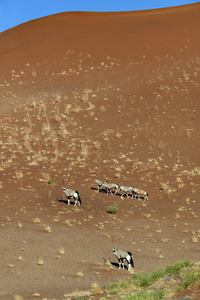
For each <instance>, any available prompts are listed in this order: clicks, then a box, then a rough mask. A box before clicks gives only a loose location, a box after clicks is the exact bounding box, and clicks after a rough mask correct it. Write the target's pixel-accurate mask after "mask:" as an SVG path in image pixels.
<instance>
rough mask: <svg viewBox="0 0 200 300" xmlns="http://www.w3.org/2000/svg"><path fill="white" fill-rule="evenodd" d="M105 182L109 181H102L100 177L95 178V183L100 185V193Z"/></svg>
mask: <svg viewBox="0 0 200 300" xmlns="http://www.w3.org/2000/svg"><path fill="white" fill-rule="evenodd" d="M105 182H107V181H104V180H100V179H98V177H96V178H95V180H94V183H97V184H98V191H100V190H101V188H102V185H103V183H105Z"/></svg>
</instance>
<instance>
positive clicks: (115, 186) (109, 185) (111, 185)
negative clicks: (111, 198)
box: [102, 182, 119, 195]
mask: <svg viewBox="0 0 200 300" xmlns="http://www.w3.org/2000/svg"><path fill="white" fill-rule="evenodd" d="M102 187H104V188H106V190H107V195H108V194H109V193H111V195H112V192H111V190H112V189H115V195H116V194H117V192H118V190H119V185H118V184H117V183H109V182H103V183H102Z"/></svg>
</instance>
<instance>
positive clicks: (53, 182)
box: [47, 179, 58, 184]
mask: <svg viewBox="0 0 200 300" xmlns="http://www.w3.org/2000/svg"><path fill="white" fill-rule="evenodd" d="M47 183H48V184H58V183H57V182H56V181H54V180H53V179H49V180H48V182H47Z"/></svg>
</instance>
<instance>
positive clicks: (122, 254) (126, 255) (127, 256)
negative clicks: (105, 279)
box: [112, 248, 134, 271]
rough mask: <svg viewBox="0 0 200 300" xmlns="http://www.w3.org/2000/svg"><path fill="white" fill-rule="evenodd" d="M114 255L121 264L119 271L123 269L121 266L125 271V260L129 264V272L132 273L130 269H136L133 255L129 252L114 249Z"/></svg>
mask: <svg viewBox="0 0 200 300" xmlns="http://www.w3.org/2000/svg"><path fill="white" fill-rule="evenodd" d="M112 251H113V254H114V255H115V256H116V257H117V259H118V262H119V269H121V266H122V267H123V269H124V260H126V261H127V263H128V271H130V268H131V267H132V268H134V263H133V255H132V253H131V252H129V251H123V250H120V249H118V248H112Z"/></svg>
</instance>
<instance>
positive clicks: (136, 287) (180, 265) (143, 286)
mask: <svg viewBox="0 0 200 300" xmlns="http://www.w3.org/2000/svg"><path fill="white" fill-rule="evenodd" d="M193 265H194V262H192V261H191V260H189V259H186V260H182V261H179V262H176V263H175V264H173V265H168V266H167V267H166V268H165V269H158V270H156V271H154V272H152V273H135V276H134V277H133V278H131V279H129V280H125V281H122V282H116V283H109V284H107V287H106V290H107V293H108V294H109V295H110V296H112V295H119V294H122V293H126V297H125V298H124V297H123V299H128V300H132V299H133V300H134V299H156V300H157V299H158V300H159V299H162V298H163V296H164V294H165V291H163V290H159V289H158V290H156V291H151V290H147V289H148V288H149V287H151V288H152V286H153V284H154V283H156V282H157V281H158V280H159V279H163V282H164V279H165V277H167V276H169V277H172V276H175V278H177V276H178V275H180V273H181V271H182V270H183V269H184V268H187V267H192V266H193ZM181 276H182V275H181ZM199 277H200V271H199V273H198V275H197V274H196V273H195V275H192V274H187V276H186V277H185V279H184V280H183V282H182V284H181V286H180V288H183V289H184V288H185V287H187V286H189V285H191V284H193V283H194V282H196V280H198V278H199ZM127 292H128V295H127ZM119 299H120V298H119Z"/></svg>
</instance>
